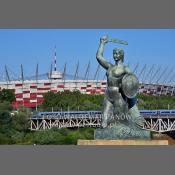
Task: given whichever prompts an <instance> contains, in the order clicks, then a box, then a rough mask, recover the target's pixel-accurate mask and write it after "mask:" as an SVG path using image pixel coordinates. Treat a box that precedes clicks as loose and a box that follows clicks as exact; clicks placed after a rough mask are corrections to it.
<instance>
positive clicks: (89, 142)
mask: <svg viewBox="0 0 175 175" xmlns="http://www.w3.org/2000/svg"><path fill="white" fill-rule="evenodd" d="M77 145H170V141H169V140H166V139H165V140H78V142H77Z"/></svg>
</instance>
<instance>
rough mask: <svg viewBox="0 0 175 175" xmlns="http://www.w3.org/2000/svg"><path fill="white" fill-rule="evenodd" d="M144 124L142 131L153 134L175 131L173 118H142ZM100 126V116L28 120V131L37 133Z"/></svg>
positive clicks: (53, 117)
mask: <svg viewBox="0 0 175 175" xmlns="http://www.w3.org/2000/svg"><path fill="white" fill-rule="evenodd" d="M143 117H144V118H145V123H144V127H143V129H146V130H150V131H154V132H159V133H163V132H169V131H175V116H171V117H170V116H168V115H167V116H143ZM100 126H101V115H100V114H99V115H97V114H96V115H91V116H87V115H81V116H76V115H75V116H69V115H68V116H53V115H52V116H47V115H46V116H42V117H41V118H40V117H39V118H37V117H35V118H31V119H30V130H32V131H39V130H47V129H51V128H54V127H55V128H80V127H83V128H84V127H94V128H98V127H100Z"/></svg>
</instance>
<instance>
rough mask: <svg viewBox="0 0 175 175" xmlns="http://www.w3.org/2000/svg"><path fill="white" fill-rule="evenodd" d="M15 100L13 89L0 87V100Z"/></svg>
mask: <svg viewBox="0 0 175 175" xmlns="http://www.w3.org/2000/svg"><path fill="white" fill-rule="evenodd" d="M14 100H15V94H14V91H13V90H11V89H2V91H0V102H4V101H9V102H13V101H14Z"/></svg>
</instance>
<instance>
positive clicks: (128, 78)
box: [122, 74, 139, 98]
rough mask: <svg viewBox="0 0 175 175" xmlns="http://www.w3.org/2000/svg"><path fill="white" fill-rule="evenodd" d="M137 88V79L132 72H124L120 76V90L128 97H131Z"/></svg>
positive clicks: (134, 94)
mask: <svg viewBox="0 0 175 175" xmlns="http://www.w3.org/2000/svg"><path fill="white" fill-rule="evenodd" d="M138 90H139V80H138V78H137V77H136V76H135V75H134V74H126V75H124V77H123V78H122V91H123V93H124V95H125V96H126V97H128V98H133V97H135V96H136V95H137V92H138Z"/></svg>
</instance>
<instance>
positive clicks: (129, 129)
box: [94, 123, 151, 140]
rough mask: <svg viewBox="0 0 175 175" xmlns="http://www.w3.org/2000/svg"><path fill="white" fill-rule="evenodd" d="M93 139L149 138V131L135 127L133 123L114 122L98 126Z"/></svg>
mask: <svg viewBox="0 0 175 175" xmlns="http://www.w3.org/2000/svg"><path fill="white" fill-rule="evenodd" d="M94 139H104V140H119V139H122V140H125V139H130V140H132V139H134V140H135V139H141V140H143V139H151V132H150V131H147V130H144V129H141V128H139V127H137V126H136V125H135V124H131V123H130V124H129V125H126V124H122V123H119V124H115V125H114V126H113V127H107V128H99V129H96V130H95V132H94Z"/></svg>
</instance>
